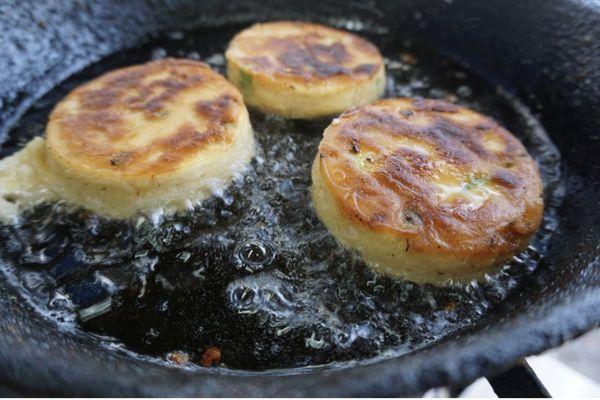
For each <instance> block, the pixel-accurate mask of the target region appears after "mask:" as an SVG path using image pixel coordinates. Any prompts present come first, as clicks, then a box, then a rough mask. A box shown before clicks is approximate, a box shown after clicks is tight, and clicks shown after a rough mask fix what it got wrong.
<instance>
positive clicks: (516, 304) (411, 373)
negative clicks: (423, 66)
mask: <svg viewBox="0 0 600 400" xmlns="http://www.w3.org/2000/svg"><path fill="white" fill-rule="evenodd" d="M340 15H342V16H348V17H353V18H358V19H360V20H362V21H364V22H365V23H368V24H375V25H378V26H384V27H387V28H388V29H389V32H390V33H389V35H396V36H400V35H403V36H406V37H413V38H418V39H421V40H425V41H427V42H429V43H431V44H432V45H434V46H435V47H437V48H438V49H439V50H440V51H442V52H445V53H447V54H449V55H451V56H453V57H455V58H457V59H458V60H460V61H462V62H464V63H467V64H468V65H470V67H471V69H473V70H475V71H477V72H478V73H480V74H481V75H483V76H484V77H486V78H487V79H488V80H489V81H492V82H493V83H495V84H498V85H501V86H502V87H504V88H505V89H506V90H508V91H509V92H512V93H514V94H516V95H517V96H518V97H520V98H521V99H522V100H523V101H524V102H525V103H527V105H528V106H530V107H531V108H532V109H533V110H534V111H535V112H536V113H538V114H539V117H540V120H541V121H542V123H543V125H544V126H545V127H546V129H547V130H548V132H549V133H550V135H551V137H552V139H553V141H554V142H555V143H556V145H557V146H558V147H559V149H560V151H561V153H562V156H563V164H562V165H563V169H564V170H563V174H564V176H565V184H566V197H565V200H564V202H563V204H562V205H561V206H560V208H559V217H560V225H559V229H558V230H557V231H556V232H555V233H554V235H553V237H552V240H551V243H550V246H549V251H548V254H547V257H546V258H545V261H544V265H542V267H540V268H538V270H537V271H536V273H535V274H534V275H533V276H531V277H528V278H527V281H526V282H525V284H524V285H523V286H524V290H523V292H522V295H520V296H513V297H511V298H509V299H507V300H506V301H505V302H504V303H502V305H501V306H500V307H498V308H497V309H496V310H495V311H494V312H493V313H492V314H489V315H488V316H487V317H486V318H484V319H483V320H482V321H480V322H479V323H477V324H476V325H474V326H472V327H471V328H470V329H468V330H466V331H464V332H461V333H460V334H457V335H453V336H451V337H448V338H446V339H444V340H442V341H439V342H437V343H434V344H432V345H430V346H428V347H426V348H424V349H422V350H419V351H415V352H412V353H410V354H407V355H404V356H402V357H399V358H395V359H389V360H386V361H381V362H378V363H375V364H371V365H364V366H357V367H353V368H346V369H341V370H335V369H328V370H322V369H317V370H315V371H313V372H309V373H305V374H286V373H282V374H280V375H278V376H273V375H270V374H252V375H245V376H240V375H235V374H233V375H229V374H228V375H220V374H215V373H213V372H183V371H181V370H177V369H172V368H168V367H164V366H160V365H157V364H153V363H149V362H144V361H141V360H134V359H131V358H127V357H124V356H122V355H118V354H116V353H115V352H112V351H110V350H107V349H103V348H99V347H97V346H96V345H95V344H94V343H92V342H90V341H89V340H88V339H85V337H84V336H78V335H66V334H63V333H60V331H59V330H58V329H57V328H56V327H55V325H53V324H52V323H50V322H48V321H46V320H44V319H42V318H41V317H40V316H39V315H38V314H36V313H35V312H34V311H33V310H32V309H30V307H28V306H25V305H24V302H23V301H22V299H21V298H20V297H19V295H18V294H17V293H16V292H15V290H14V289H13V288H11V286H10V285H9V284H8V283H7V282H5V281H4V280H3V279H2V278H0V291H1V293H2V295H1V296H0V394H9V395H10V394H12V395H17V394H29V395H35V394H37V395H42V394H43V395H77V396H86V395H96V396H99V395H120V396H123V395H146V396H147V395H150V396H151V395H165V394H169V395H179V396H186V395H213V396H219V395H230V396H235V395H249V396H269V395H279V396H293V395H306V396H310V395H320V396H328V395H336V396H352V395H408V394H413V395H418V394H421V393H422V392H423V391H425V390H426V389H428V388H430V387H434V386H441V385H453V386H460V385H464V384H467V383H468V382H470V381H472V380H474V379H475V378H477V377H479V376H488V375H492V374H495V373H498V372H501V371H503V370H505V369H507V368H509V367H511V366H512V365H513V364H514V363H515V362H516V361H517V360H518V359H519V358H521V357H524V356H527V355H530V354H535V353H539V352H541V351H543V350H545V349H548V348H551V347H554V346H558V345H559V344H561V343H562V342H564V341H565V340H569V339H571V338H574V337H576V336H578V335H580V334H582V333H584V332H586V331H588V330H590V329H592V328H593V327H594V326H597V325H598V324H599V323H600V311H599V310H600V162H598V157H599V156H600V112H599V110H600V5H598V3H594V2H592V1H584V0H580V1H575V0H571V1H566V0H565V1H559V0H550V1H548V0H545V1H541V0H540V1H535V0H532V1H519V2H507V1H486V2H481V1H460V0H453V1H451V0H427V1H422V0H419V1H417V0H415V1H398V2H384V1H381V2H376V1H364V2H349V1H331V2H325V1H307V2H302V3H300V2H287V1H286V2H280V1H246V2H244V1H233V0H230V1H227V2H217V1H202V2H194V1H184V0H181V1H176V0H171V1H168V0H166V1H151V0H147V1H143V0H138V1H130V2H119V1H108V0H107V1H95V2H91V1H90V2H84V1H41V0H39V1H14V2H13V1H9V2H4V3H3V4H1V5H0V33H1V36H0V38H1V46H0V132H1V133H2V135H4V134H5V133H6V132H7V131H8V130H9V129H10V127H11V126H12V124H14V123H15V121H16V120H17V119H18V117H19V115H20V114H21V113H22V112H24V110H26V109H27V107H28V106H30V105H31V104H32V102H33V100H34V99H36V98H38V97H39V96H41V95H42V94H43V93H45V92H46V91H48V90H49V89H50V88H52V87H53V86H54V85H55V84H56V83H57V82H59V81H61V80H63V79H65V78H66V77H68V76H70V75H71V74H73V73H75V72H76V71H78V70H80V69H82V68H83V67H85V66H86V65H89V64H90V63H92V62H94V61H96V60H98V59H100V58H101V57H103V56H105V55H108V54H110V53H112V52H115V51H117V50H120V49H124V48H127V47H131V46H133V45H135V44H136V43H138V42H140V41H141V40H142V39H143V38H145V37H147V36H148V35H149V34H151V33H154V32H158V31H163V30H168V29H175V28H176V29H182V28H185V27H197V26H208V25H219V24H224V23H228V22H232V21H235V22H251V21H255V20H264V19H283V18H286V19H309V20H316V21H320V20H325V19H327V17H330V16H340ZM0 262H1V255H0Z"/></svg>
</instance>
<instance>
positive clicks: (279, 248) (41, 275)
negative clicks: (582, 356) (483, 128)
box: [0, 25, 563, 370]
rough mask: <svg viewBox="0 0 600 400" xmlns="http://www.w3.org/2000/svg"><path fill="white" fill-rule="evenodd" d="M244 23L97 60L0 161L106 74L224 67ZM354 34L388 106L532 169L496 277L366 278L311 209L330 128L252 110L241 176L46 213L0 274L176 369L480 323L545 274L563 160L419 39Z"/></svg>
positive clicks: (36, 111)
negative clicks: (520, 221) (207, 187)
mask: <svg viewBox="0 0 600 400" xmlns="http://www.w3.org/2000/svg"><path fill="white" fill-rule="evenodd" d="M244 27H245V26H240V25H229V26H225V27H219V28H214V29H209V28H205V29H200V30H194V31H186V32H182V31H174V32H168V33H166V34H165V35H163V36H159V37H155V38H152V39H149V40H148V41H147V42H146V43H144V44H142V45H140V46H138V47H136V48H134V49H130V50H127V51H123V52H120V53H117V54H114V55H112V56H110V57H108V58H107V59H105V60H102V61H101V62H99V63H97V64H95V65H93V66H91V67H89V68H87V69H86V70H84V71H83V72H81V73H79V74H77V75H74V76H72V77H70V78H68V79H67V80H66V81H64V82H62V83H61V84H60V85H58V86H57V87H55V88H54V89H53V90H52V91H50V92H49V93H48V94H47V95H46V96H44V97H43V98H41V99H40V100H39V101H37V102H36V103H35V104H34V105H33V106H32V107H31V109H30V110H29V111H28V112H27V113H26V114H25V115H24V116H23V117H22V119H21V120H20V121H19V123H18V124H16V125H15V127H14V129H12V131H11V132H10V133H9V136H8V138H7V139H6V141H5V142H4V143H3V144H2V147H1V149H0V150H1V155H2V156H6V155H9V154H11V153H12V152H14V151H16V150H17V149H19V148H20V147H22V146H23V145H24V143H26V142H27V141H28V140H29V139H30V138H32V137H33V136H36V135H43V133H44V125H45V122H46V120H47V116H48V113H49V112H50V110H51V109H52V107H53V106H54V104H55V103H56V102H57V101H58V100H59V99H60V98H62V97H63V96H64V95H65V94H66V93H68V92H69V91H70V90H72V89H73V88H74V87H76V86H77V85H79V84H81V83H83V82H85V81H87V80H89V79H91V78H93V77H95V76H98V75H99V74H100V73H103V72H105V71H109V70H111V69H113V68H117V67H121V66H125V65H130V64H135V63H141V62H145V61H148V60H150V59H159V58H164V57H167V56H169V57H187V58H191V59H200V60H203V61H205V62H208V63H209V64H211V66H212V67H213V68H215V69H217V70H219V71H220V72H224V59H223V51H224V49H225V47H226V45H227V42H228V41H229V40H230V38H231V37H232V36H233V35H234V34H235V33H236V32H238V31H239V30H241V29H243V28H244ZM349 27H350V28H352V27H353V26H349ZM354 27H355V26H354ZM360 34H361V35H363V36H365V37H367V38H368V39H370V40H372V41H373V42H374V43H375V44H376V45H378V46H379V47H380V49H381V51H382V53H383V54H384V56H385V57H386V58H387V61H386V64H387V65H386V67H387V71H388V81H387V87H386V94H385V96H386V97H396V96H399V97H428V98H441V99H446V100H449V101H454V102H457V103H458V104H461V105H465V106H467V107H470V108H473V109H474V110H476V111H479V112H482V113H484V114H487V115H489V116H491V117H493V118H495V119H496V120H497V121H498V122H500V123H501V124H502V125H504V126H505V127H506V128H507V129H508V130H509V131H511V132H512V133H513V134H515V135H516V136H517V137H518V138H519V139H520V140H521V141H523V143H524V144H525V146H526V147H527V149H528V150H529V152H530V154H531V155H532V156H533V157H534V158H535V159H536V161H537V162H538V165H539V166H540V170H541V173H542V177H543V180H544V184H545V203H546V212H545V216H544V220H543V223H542V227H541V229H540V231H539V232H538V234H537V235H536V236H535V238H534V240H533V241H532V243H531V246H530V247H529V248H528V249H527V251H525V252H524V253H522V254H520V255H518V256H517V257H515V258H514V260H513V261H512V262H511V263H509V264H507V265H506V266H505V267H503V268H502V270H501V272H499V273H497V274H495V275H494V276H490V277H488V278H487V279H486V280H485V281H483V282H480V283H477V282H471V283H468V284H460V285H459V284H456V285H453V286H448V287H443V288H435V287H432V286H428V285H423V286H419V285H415V284H412V283H410V282H405V281H397V280H392V279H388V278H385V277H382V276H378V275H377V274H375V273H374V272H372V271H370V270H369V269H368V268H366V267H365V265H364V263H362V261H361V260H360V259H359V258H358V257H356V256H355V255H354V254H352V253H351V252H349V251H347V250H345V249H343V248H342V247H340V246H339V245H338V244H337V243H336V242H335V240H334V239H333V238H332V237H331V235H329V234H328V232H327V230H326V229H325V228H324V227H323V226H322V225H321V223H320V222H319V221H318V219H317V217H316V215H315V212H314V210H313V209H312V207H311V205H310V196H309V192H308V188H309V185H310V166H311V163H312V160H313V158H314V155H315V154H316V149H317V145H318V143H319V141H320V139H321V133H322V131H323V129H324V128H325V126H327V125H328V123H329V122H330V121H328V120H321V121H311V122H307V121H293V120H286V119H283V118H279V117H273V116H265V115H262V114H260V113H257V112H251V118H252V123H253V127H254V129H255V132H256V138H257V141H258V152H257V156H256V157H255V159H254V160H253V161H252V166H251V169H250V170H249V171H248V172H247V173H246V175H245V176H244V177H243V178H242V179H240V180H238V181H236V182H235V183H234V184H233V185H232V186H231V187H230V188H229V189H228V190H226V191H224V192H223V193H219V194H218V195H216V196H214V197H213V198H211V199H209V200H207V201H205V202H204V203H202V204H201V205H200V206H198V207H197V208H196V209H195V211H194V212H193V213H192V212H190V213H181V214H177V215H175V216H170V217H166V216H164V215H162V214H156V215H153V216H152V217H151V218H146V217H143V216H139V217H136V218H134V219H132V220H131V221H119V222H115V221H109V220H106V219H103V218H100V217H98V216H96V215H93V214H90V213H88V212H86V211H84V210H80V209H73V208H71V207H69V206H68V205H66V204H62V203H57V204H44V205H41V206H39V207H37V208H36V209H34V210H32V211H31V212H27V213H26V215H25V216H24V218H23V221H22V223H20V224H19V225H17V226H1V227H0V253H1V254H2V256H3V261H4V262H3V272H4V273H5V274H6V275H7V276H8V277H9V278H10V279H11V282H13V283H14V284H15V285H17V286H18V287H19V288H21V291H22V293H23V296H24V298H26V299H27V300H28V301H30V302H31V304H32V305H33V306H34V307H35V308H36V309H37V310H38V311H39V312H40V313H42V314H44V315H45V316H46V317H47V318H49V319H51V320H53V321H55V322H56V323H57V324H59V325H60V326H61V329H64V330H67V331H77V332H81V331H82V332H83V334H86V335H95V336H97V337H99V338H100V339H101V341H102V343H103V344H104V345H106V346H110V347H112V348H114V349H115V351H122V352H126V353H127V354H129V355H131V356H133V357H137V356H138V355H145V356H151V359H153V360H155V361H157V362H160V361H161V360H165V359H167V360H170V361H169V362H170V363H173V364H178V362H181V361H182V360H185V358H186V357H189V360H190V361H189V364H186V365H188V366H189V367H191V368H196V367H195V366H194V364H201V363H203V360H205V361H206V357H205V355H206V351H207V349H208V348H218V349H219V352H220V354H221V365H222V366H223V367H226V368H230V369H236V370H267V369H276V368H303V367H307V366H313V365H319V364H327V363H335V364H333V365H341V364H340V363H344V362H349V361H356V360H373V359H380V358H381V357H392V356H398V355H401V354H405V353H407V352H411V351H414V350H416V349H419V348H422V347H423V346H426V345H428V344H431V343H433V342H435V341H437V340H439V339H441V338H443V337H446V336H449V335H452V334H455V333H456V332H458V331H460V330H462V329H465V328H467V327H469V326H472V325H473V324H476V323H477V321H478V320H480V319H482V318H484V317H485V316H486V315H487V314H488V313H490V312H492V311H493V310H494V308H495V307H496V306H497V305H498V304H499V303H500V302H502V301H503V300H505V299H506V298H507V297H509V296H516V295H518V293H519V291H520V286H521V283H522V280H523V278H524V276H526V275H530V274H534V273H535V271H536V268H537V267H538V266H539V265H542V267H543V263H541V260H543V257H544V254H545V251H546V245H547V243H548V240H549V238H550V237H551V235H552V232H553V231H554V230H555V229H556V228H557V223H558V222H557V216H556V208H557V207H558V206H559V205H560V202H561V199H562V193H563V185H562V181H561V176H560V172H559V171H560V154H559V153H558V151H557V150H556V148H555V146H554V145H553V144H552V143H551V142H550V140H549V138H548V136H547V134H546V133H545V132H544V130H543V129H542V128H541V126H540V124H539V123H538V122H537V121H536V119H535V118H534V117H533V116H532V115H531V114H530V113H529V111H528V110H527V108H526V107H525V106H523V105H522V104H521V103H520V102H519V101H518V100H517V99H514V98H512V97H510V96H509V95H507V94H505V93H503V92H502V91H501V90H498V89H496V88H495V87H494V86H493V85H490V84H488V83H487V82H486V81H485V80H483V79H481V78H480V77H478V76H476V75H474V74H472V73H471V72H469V71H468V69H465V68H464V67H462V66H461V65H459V64H457V63H455V62H453V61H451V60H449V59H447V58H444V57H442V56H441V55H439V54H437V53H436V52H435V51H433V50H432V49H430V48H428V47H427V46H426V45H424V44H421V43H413V42H411V41H406V40H404V41H396V42H390V41H389V38H386V37H385V35H384V34H383V33H378V32H369V31H361V32H360ZM540 268H541V267H540ZM174 352H178V353H175V354H177V356H174ZM184 353H185V355H186V356H183V357H182V355H183V354H184Z"/></svg>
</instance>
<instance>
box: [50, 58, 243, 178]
mask: <svg viewBox="0 0 600 400" xmlns="http://www.w3.org/2000/svg"><path fill="white" fill-rule="evenodd" d="M208 84H211V88H212V89H211V90H213V91H215V93H211V97H210V98H209V99H206V98H205V97H206V96H205V94H204V95H203V96H197V97H198V99H197V100H194V103H193V104H192V105H191V106H192V107H191V108H190V113H191V114H192V118H191V119H190V118H188V120H187V121H185V120H184V121H183V122H181V121H176V123H175V125H173V126H172V127H171V126H169V127H168V128H165V129H168V132H165V134H163V135H159V136H158V137H155V138H153V139H152V140H151V141H149V142H147V143H143V144H142V145H129V141H131V140H132V139H134V138H135V137H136V136H140V135H144V134H145V132H140V131H136V130H134V129H133V128H132V127H131V126H130V124H128V123H127V118H129V117H131V116H132V115H139V116H140V118H141V119H142V121H143V124H144V126H145V127H148V130H150V129H151V128H152V126H153V125H154V124H160V123H161V121H162V119H163V118H166V117H167V116H168V114H169V113H170V112H178V110H171V109H170V108H171V107H176V105H175V102H176V101H179V100H180V99H178V96H181V95H182V94H183V93H184V92H186V93H190V92H192V91H197V92H198V91H202V90H203V88H204V87H205V86H206V85H208ZM214 88H217V89H216V90H215V89H214ZM198 93H199V92H198ZM67 101H68V102H67ZM73 105H75V107H74V106H73ZM179 106H181V105H179ZM184 106H187V104H186V105H184ZM241 107H243V102H242V99H241V95H240V94H239V92H238V91H237V89H235V87H233V86H232V85H231V84H229V82H227V80H226V79H225V78H223V77H222V76H220V75H219V74H217V73H216V72H213V71H212V70H211V69H210V68H209V67H208V66H207V65H206V64H204V63H202V62H197V61H191V60H181V59H165V60H160V61H154V62H150V63H146V64H142V65H136V66H132V67H127V68H122V69H119V70H116V71H113V72H110V73H107V74H105V75H102V76H100V77H99V78H97V79H95V80H93V81H91V82H89V83H87V84H85V85H82V86H80V87H78V88H77V89H75V90H74V91H73V92H71V93H70V94H69V95H68V96H67V97H66V99H65V100H63V101H62V102H60V103H59V104H58V105H57V106H56V107H55V109H54V110H53V112H52V114H51V115H50V120H49V125H48V130H47V135H48V143H49V146H54V149H53V150H54V151H55V152H58V153H59V154H60V156H62V157H64V158H65V159H66V160H68V162H74V163H83V164H87V165H90V166H93V167H94V168H96V169H99V170H104V171H109V172H115V171H120V172H121V173H126V174H133V175H136V174H137V175H148V174H158V173H161V172H165V171H170V170H172V169H174V168H176V167H177V165H179V164H181V163H182V162H184V161H185V160H186V159H188V158H192V157H194V156H195V155H196V154H198V153H199V152H201V151H203V150H205V148H206V147H207V146H208V145H209V144H211V143H229V142H231V141H232V139H233V138H232V132H231V130H228V129H226V127H227V125H228V124H231V123H233V122H234V121H235V118H236V116H237V115H239V111H240V108H241Z"/></svg>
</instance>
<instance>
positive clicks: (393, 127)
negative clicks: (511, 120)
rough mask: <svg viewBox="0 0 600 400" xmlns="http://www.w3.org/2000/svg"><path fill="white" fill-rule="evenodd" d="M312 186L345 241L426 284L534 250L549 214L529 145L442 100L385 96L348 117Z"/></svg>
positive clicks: (323, 214)
mask: <svg viewBox="0 0 600 400" xmlns="http://www.w3.org/2000/svg"><path fill="white" fill-rule="evenodd" d="M313 185H314V188H313V198H314V200H315V207H316V209H317V212H318V213H319V216H320V218H321V219H322V220H323V222H324V223H325V225H327V226H328V227H329V228H330V229H331V230H332V232H333V234H334V235H335V236H336V237H338V239H340V241H341V242H342V243H345V244H347V245H348V246H350V247H353V248H359V250H360V251H361V252H362V253H363V255H365V253H366V256H365V258H366V260H367V262H370V263H371V264H375V266H376V267H379V268H380V269H382V270H384V271H385V272H387V273H390V274H395V275H402V276H405V277H407V278H409V279H413V280H417V281H437V280H445V279H448V278H468V277H474V276H478V275H481V274H482V273H483V272H486V271H488V270H490V268H493V267H494V266H496V265H498V263H500V262H502V261H505V260H506V259H508V258H510V257H511V256H512V255H513V254H515V253H516V252H517V251H519V250H521V249H522V248H523V247H524V246H526V244H527V242H528V240H529V238H530V237H531V235H532V234H533V233H534V232H535V231H536V230H537V228H538V226H539V224H540V220H541V217H542V212H543V200H542V183H541V179H540V176H539V172H538V170H537V166H536V164H535V162H534V161H533V159H532V158H531V157H530V156H529V155H528V153H527V151H526V150H525V148H524V147H523V145H522V144H521V143H520V142H519V141H518V140H517V139H516V138H515V137H514V136H513V135H511V134H510V133H509V132H508V131H506V130H505V129H503V128H502V127H500V126H499V125H498V124H497V123H495V122H494V121H493V120H491V119H490V118H487V117H485V116H483V115H481V114H478V113H476V112H474V111H471V110H468V109H466V108H464V107H460V106H457V105H454V104H450V103H446V102H442V101H437V100H411V99H384V100H380V101H377V102H375V103H374V104H372V105H368V106H364V107H361V108H357V109H353V110H350V111H348V112H346V113H344V114H342V115H341V116H340V118H339V119H336V120H334V122H333V123H332V124H331V125H330V126H329V127H328V128H327V129H326V131H325V133H324V138H323V140H322V142H321V144H320V146H319V153H318V155H317V158H316V160H315V165H314V168H313ZM344 224H347V226H348V227H351V228H355V229H356V230H358V232H359V234H358V235H355V233H349V232H350V230H351V229H345V228H343V226H344ZM363 233H364V234H365V235H364V236H361V235H362V234H363ZM352 235H355V237H354V238H352V237H350V236H352ZM373 241H378V243H373ZM369 247H370V249H369ZM375 248H376V249H377V252H378V253H377V252H375V253H374V251H373V249H375Z"/></svg>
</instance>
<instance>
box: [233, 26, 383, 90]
mask: <svg viewBox="0 0 600 400" xmlns="http://www.w3.org/2000/svg"><path fill="white" fill-rule="evenodd" d="M283 24H286V25H289V26H293V27H298V28H300V31H299V32H298V33H296V34H286V35H277V33H276V32H275V33H273V36H271V37H261V38H260V39H258V40H257V39H256V38H255V37H254V36H252V37H246V36H244V33H242V34H241V35H238V36H237V37H236V38H234V40H233V41H232V44H231V46H233V47H239V48H240V49H243V51H244V54H246V56H244V57H241V58H240V59H239V61H240V62H242V63H243V64H245V66H246V67H248V68H250V69H252V70H253V71H254V72H259V73H263V74H266V75H271V76H279V77H285V78H288V79H293V80H299V81H309V80H320V79H327V78H331V77H334V76H337V77H340V78H343V77H359V76H362V77H365V76H366V77H368V76H372V75H373V74H375V73H376V72H377V71H378V70H379V68H381V64H382V58H381V55H380V53H379V50H377V48H376V47H375V46H373V45H372V44H371V43H369V42H368V41H366V40H364V39H362V38H360V37H358V36H356V35H353V34H350V33H342V32H341V31H338V30H335V29H332V28H328V27H325V26H321V25H315V24H309V23H303V22H280V23H274V24H273V25H274V26H280V25H283ZM251 29H252V28H251ZM342 35H345V39H344V40H341V39H340V37H341V36H342ZM332 40H333V41H332ZM356 53H361V54H362V55H363V56H364V57H370V58H371V59H372V60H374V62H373V63H357V59H356V58H355V57H354V56H355V54H356ZM254 54H269V55H270V56H269V57H266V56H255V55H254Z"/></svg>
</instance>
